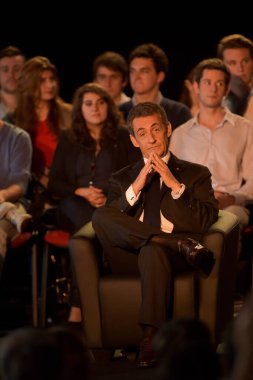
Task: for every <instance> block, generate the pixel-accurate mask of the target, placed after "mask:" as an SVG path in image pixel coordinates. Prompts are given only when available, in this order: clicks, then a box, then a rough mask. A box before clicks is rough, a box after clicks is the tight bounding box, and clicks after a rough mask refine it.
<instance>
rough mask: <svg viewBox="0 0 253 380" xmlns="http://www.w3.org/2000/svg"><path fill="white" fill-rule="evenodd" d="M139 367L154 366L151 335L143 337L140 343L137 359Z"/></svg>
mask: <svg viewBox="0 0 253 380" xmlns="http://www.w3.org/2000/svg"><path fill="white" fill-rule="evenodd" d="M137 365H138V367H139V368H148V367H155V366H156V360H155V354H154V351H153V347H152V337H145V338H144V339H143V340H142V342H141V344H140V354H139V359H138V364H137Z"/></svg>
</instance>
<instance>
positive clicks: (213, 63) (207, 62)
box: [194, 58, 231, 86]
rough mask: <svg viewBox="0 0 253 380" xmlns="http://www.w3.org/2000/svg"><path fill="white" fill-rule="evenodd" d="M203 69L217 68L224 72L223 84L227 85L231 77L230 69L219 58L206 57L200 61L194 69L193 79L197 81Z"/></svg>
mask: <svg viewBox="0 0 253 380" xmlns="http://www.w3.org/2000/svg"><path fill="white" fill-rule="evenodd" d="M204 70H219V71H222V72H223V73H224V74H225V84H226V86H228V84H229V82H230V78H231V74H230V71H229V70H228V68H227V67H226V65H225V64H224V62H223V61H222V60H221V59H219V58H208V59H204V60H203V61H200V62H199V63H198V64H197V66H196V67H195V69H194V80H195V81H196V82H197V83H199V82H200V80H201V78H202V75H203V71H204Z"/></svg>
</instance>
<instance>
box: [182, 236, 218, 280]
mask: <svg viewBox="0 0 253 380" xmlns="http://www.w3.org/2000/svg"><path fill="white" fill-rule="evenodd" d="M178 247H179V252H181V253H182V254H183V255H184V257H185V259H186V261H187V262H188V264H190V265H191V266H192V267H194V268H195V269H196V270H197V271H198V272H199V273H200V274H201V275H203V276H204V277H207V276H209V274H210V273H211V271H212V269H213V267H214V264H215V258H214V255H213V252H212V251H210V250H209V249H208V248H206V247H204V246H203V245H201V244H200V243H199V242H198V241H196V240H194V239H191V238H187V239H185V240H179V241H178Z"/></svg>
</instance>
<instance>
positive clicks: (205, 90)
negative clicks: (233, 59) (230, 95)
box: [194, 69, 228, 108]
mask: <svg viewBox="0 0 253 380" xmlns="http://www.w3.org/2000/svg"><path fill="white" fill-rule="evenodd" d="M194 88H195V91H196V93H197V94H198V96H199V102H200V104H201V105H203V106H205V107H208V108H218V107H220V106H221V105H222V100H223V98H224V96H225V95H226V93H227V89H228V88H227V85H226V82H225V74H224V73H223V71H221V70H213V69H205V70H204V71H203V74H202V78H201V79H200V82H199V84H198V83H196V82H194Z"/></svg>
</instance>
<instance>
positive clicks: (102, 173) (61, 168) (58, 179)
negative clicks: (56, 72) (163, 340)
mask: <svg viewBox="0 0 253 380" xmlns="http://www.w3.org/2000/svg"><path fill="white" fill-rule="evenodd" d="M139 158H140V152H139V149H136V148H134V147H133V145H132V143H131V141H130V138H129V134H128V131H127V129H126V128H124V126H123V119H122V116H121V113H120V111H119V110H118V107H117V106H116V105H115V104H114V101H113V100H112V98H111V97H110V95H109V94H108V93H107V92H106V91H105V90H104V89H103V88H102V87H101V86H100V85H99V84H96V83H87V84H85V85H83V86H81V87H80V88H79V89H77V90H76V92H75V95H74V101H73V113H72V128H71V129H70V130H69V131H66V132H64V133H62V135H61V138H60V141H59V144H58V146H57V149H56V152H55V155H54V160H53V164H52V168H51V171H50V175H49V184H48V190H49V192H50V194H51V195H52V196H53V197H55V198H57V199H58V200H59V206H58V223H59V226H60V227H61V228H62V229H64V230H66V231H68V232H70V233H71V234H73V233H75V232H77V231H78V230H80V228H81V227H83V226H84V225H85V224H86V223H88V222H90V221H91V217H92V214H93V212H94V210H95V209H96V208H97V207H101V206H103V205H104V204H105V202H106V198H107V190H108V180H109V177H110V176H111V174H112V173H113V172H114V171H116V170H119V169H121V168H122V167H124V166H126V165H128V164H130V163H132V162H135V161H137V160H138V159H139ZM69 322H72V323H76V322H79V323H80V322H81V310H80V300H79V294H78V290H77V283H76V278H75V271H74V270H72V299H71V310H70V316H69ZM75 326H77V325H75Z"/></svg>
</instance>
